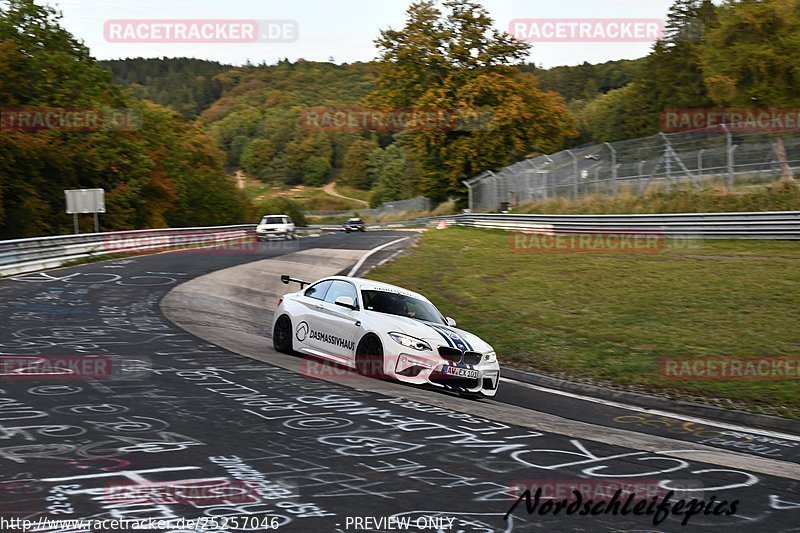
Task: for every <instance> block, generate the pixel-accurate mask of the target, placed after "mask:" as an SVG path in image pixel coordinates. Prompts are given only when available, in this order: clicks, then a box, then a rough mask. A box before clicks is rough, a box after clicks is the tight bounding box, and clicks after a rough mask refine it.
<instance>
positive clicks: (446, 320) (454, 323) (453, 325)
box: [444, 316, 456, 328]
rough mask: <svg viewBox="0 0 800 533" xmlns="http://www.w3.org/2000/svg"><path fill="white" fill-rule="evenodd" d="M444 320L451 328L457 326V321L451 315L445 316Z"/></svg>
mask: <svg viewBox="0 0 800 533" xmlns="http://www.w3.org/2000/svg"><path fill="white" fill-rule="evenodd" d="M444 320H445V322H447V325H448V326H450V327H451V328H454V327H456V321H455V320H454V319H452V318H450V317H449V316H448V317H445V319H444Z"/></svg>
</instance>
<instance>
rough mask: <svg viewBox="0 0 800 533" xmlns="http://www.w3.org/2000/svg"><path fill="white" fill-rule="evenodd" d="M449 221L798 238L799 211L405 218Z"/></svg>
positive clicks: (499, 226)
mask: <svg viewBox="0 0 800 533" xmlns="http://www.w3.org/2000/svg"><path fill="white" fill-rule="evenodd" d="M442 220H443V221H445V223H446V224H448V225H455V226H466V227H473V228H495V229H504V230H517V231H540V232H552V233H566V234H569V233H598V232H604V233H626V232H636V231H639V232H642V231H647V232H653V233H659V234H662V235H664V236H666V237H675V238H698V239H785V240H800V211H772V212H755V213H675V214H658V215H654V214H642V215H523V214H495V213H487V214H473V213H470V214H463V215H452V216H443V217H429V218H421V219H418V220H416V221H414V222H407V223H406V224H416V225H426V226H435V225H437V224H439V222H440V221H442Z"/></svg>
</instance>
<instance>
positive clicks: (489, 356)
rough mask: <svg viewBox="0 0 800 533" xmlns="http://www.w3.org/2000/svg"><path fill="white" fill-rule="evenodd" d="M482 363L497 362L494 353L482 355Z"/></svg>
mask: <svg viewBox="0 0 800 533" xmlns="http://www.w3.org/2000/svg"><path fill="white" fill-rule="evenodd" d="M483 361H484V362H485V363H494V362H495V361H497V354H496V353H495V352H487V353H485V354H483Z"/></svg>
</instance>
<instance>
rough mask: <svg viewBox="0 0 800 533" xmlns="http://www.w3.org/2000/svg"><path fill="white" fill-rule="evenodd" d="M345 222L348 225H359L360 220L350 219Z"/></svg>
mask: <svg viewBox="0 0 800 533" xmlns="http://www.w3.org/2000/svg"><path fill="white" fill-rule="evenodd" d="M347 222H348V224H361V219H360V218H351V219H350V220H348V221H347Z"/></svg>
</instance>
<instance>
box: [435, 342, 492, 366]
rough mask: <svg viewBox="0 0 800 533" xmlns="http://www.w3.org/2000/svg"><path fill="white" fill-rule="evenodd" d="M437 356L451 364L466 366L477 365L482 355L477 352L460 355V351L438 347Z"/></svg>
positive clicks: (447, 347)
mask: <svg viewBox="0 0 800 533" xmlns="http://www.w3.org/2000/svg"><path fill="white" fill-rule="evenodd" d="M439 355H440V356H442V358H443V359H447V360H448V361H451V362H453V363H466V364H468V365H477V364H478V363H480V362H481V359H483V354H480V353H478V352H463V353H462V352H461V350H458V349H456V348H450V347H449V346H439Z"/></svg>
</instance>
